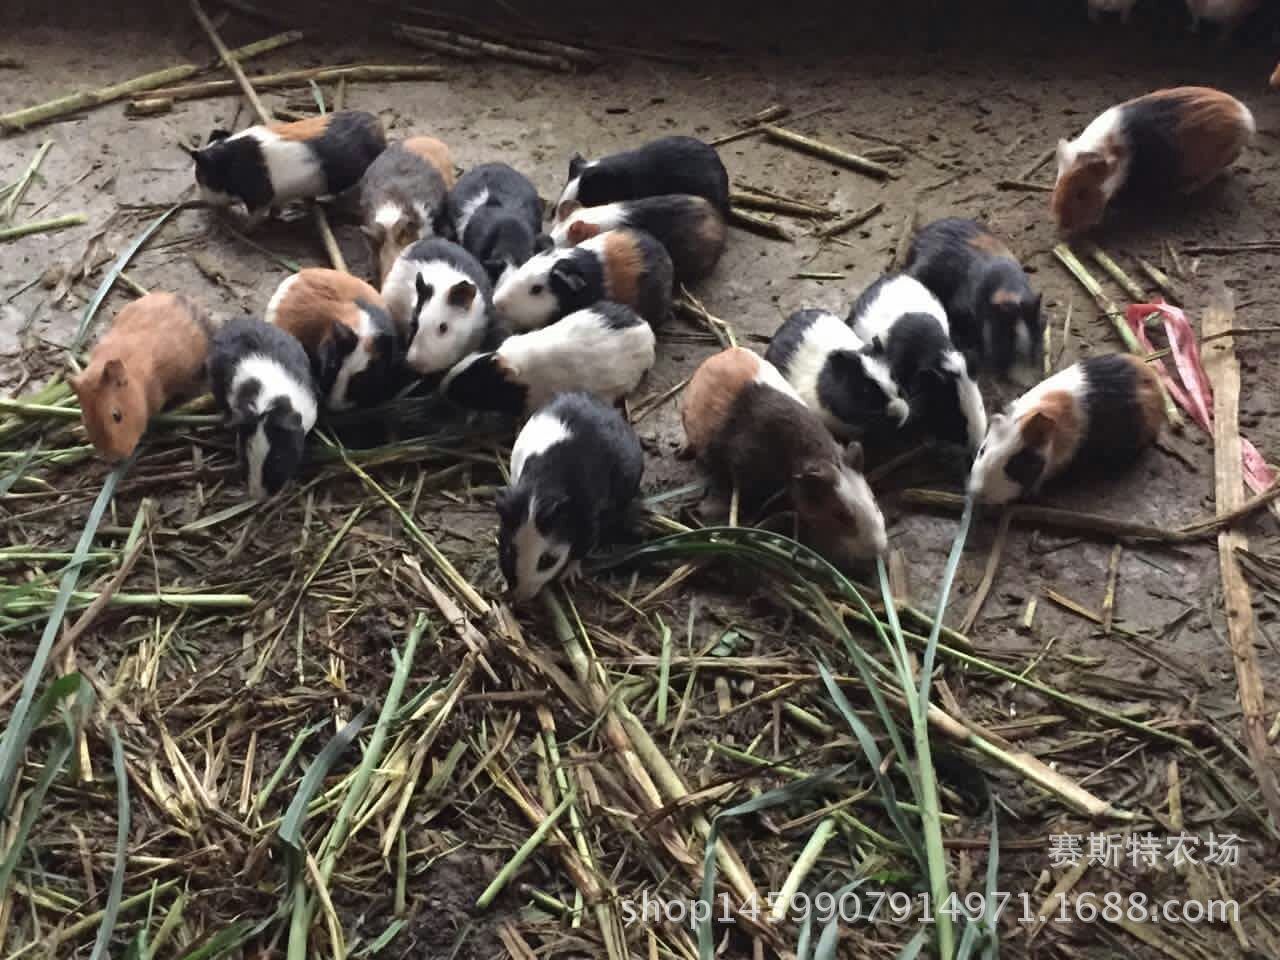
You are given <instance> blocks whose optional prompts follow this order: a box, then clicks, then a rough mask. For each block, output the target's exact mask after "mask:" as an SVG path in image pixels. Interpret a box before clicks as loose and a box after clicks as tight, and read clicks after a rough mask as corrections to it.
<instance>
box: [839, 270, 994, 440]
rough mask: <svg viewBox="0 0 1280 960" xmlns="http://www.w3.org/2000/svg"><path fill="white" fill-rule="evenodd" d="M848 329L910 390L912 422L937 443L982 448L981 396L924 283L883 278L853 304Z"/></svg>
mask: <svg viewBox="0 0 1280 960" xmlns="http://www.w3.org/2000/svg"><path fill="white" fill-rule="evenodd" d="M849 325H850V326H851V327H853V332H854V333H856V334H857V335H858V336H859V337H861V338H862V340H863V342H865V343H868V344H870V345H871V351H872V354H873V355H874V356H878V357H880V358H882V359H883V360H884V362H885V363H886V364H887V365H888V367H889V372H890V373H891V374H892V376H893V379H894V382H895V383H898V384H900V385H901V387H902V389H903V390H905V391H906V393H907V402H908V403H909V404H910V406H911V416H912V418H913V419H918V420H920V421H921V422H922V424H923V426H924V428H925V430H926V431H927V432H928V433H929V434H930V435H931V436H932V437H933V438H934V439H935V440H938V441H941V442H943V443H954V444H958V445H960V446H963V447H965V448H966V449H967V450H968V451H969V452H970V453H973V452H974V451H975V450H977V449H978V444H980V443H981V442H982V437H983V435H984V434H985V433H986V432H987V415H986V411H985V409H984V408H983V405H982V394H981V393H979V392H978V385H977V384H976V383H974V381H973V376H972V374H971V373H970V370H969V361H968V359H967V358H966V357H965V356H964V355H963V354H962V353H961V352H960V351H959V350H957V349H956V348H955V346H954V344H952V342H951V337H950V330H949V327H948V325H947V314H946V311H945V310H943V308H942V304H941V303H940V302H939V301H938V298H937V297H935V296H934V295H933V294H932V293H930V292H929V291H928V289H926V288H925V286H924V284H922V283H921V282H920V281H919V280H917V279H915V278H914V277H910V276H907V275H906V274H889V275H887V276H883V277H881V278H880V279H879V280H877V281H876V282H875V283H873V284H872V285H871V286H869V287H868V288H867V289H866V290H865V291H863V293H862V296H860V297H859V298H858V299H857V301H856V302H855V303H854V305H853V309H852V310H850V312H849Z"/></svg>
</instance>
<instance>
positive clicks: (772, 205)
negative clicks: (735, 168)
mask: <svg viewBox="0 0 1280 960" xmlns="http://www.w3.org/2000/svg"><path fill="white" fill-rule="evenodd" d="M729 202H730V203H731V204H733V205H734V206H735V207H739V208H741V207H746V208H747V209H749V210H765V211H767V212H769V213H780V214H782V215H783V216H786V217H820V218H822V219H829V218H831V217H834V216H835V215H836V212H835V211H834V210H828V209H827V208H826V207H819V206H815V205H814V204H812V203H804V202H802V201H799V200H783V199H780V198H778V197H770V196H764V195H761V194H758V193H743V192H742V191H740V190H730V191H729Z"/></svg>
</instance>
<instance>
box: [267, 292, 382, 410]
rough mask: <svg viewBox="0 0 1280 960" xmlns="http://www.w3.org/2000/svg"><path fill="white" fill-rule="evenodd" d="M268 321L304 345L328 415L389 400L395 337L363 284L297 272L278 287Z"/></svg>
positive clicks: (376, 297) (377, 302)
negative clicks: (331, 411)
mask: <svg viewBox="0 0 1280 960" xmlns="http://www.w3.org/2000/svg"><path fill="white" fill-rule="evenodd" d="M266 321H267V323H273V324H275V325H276V326H277V327H279V328H280V329H282V330H286V331H288V332H289V333H290V334H292V335H293V336H294V338H295V339H297V341H298V342H299V343H301V344H302V348H303V349H304V350H305V351H306V352H307V358H308V359H309V360H310V361H311V372H312V374H313V375H314V377H315V381H316V387H317V389H318V390H319V393H320V397H321V399H322V400H323V401H324V405H325V406H326V407H328V408H329V409H330V410H346V409H348V408H350V407H353V406H355V407H372V406H376V405H377V404H379V403H382V402H383V401H385V400H388V399H390V397H391V394H392V392H393V391H394V388H395V381H394V374H395V370H396V366H397V364H398V362H399V359H400V356H399V353H400V351H399V337H398V336H397V334H396V328H395V324H394V323H392V321H391V315H390V314H389V313H388V312H387V307H386V304H385V303H383V301H382V294H380V293H378V291H376V290H374V289H373V287H371V286H369V284H367V283H365V282H364V281H363V280H361V279H359V278H358V277H353V276H351V274H349V273H343V272H342V271H340V270H329V269H326V268H323V267H308V268H307V269H305V270H300V271H298V272H297V273H295V274H294V275H293V276H291V277H286V278H285V280H284V281H283V282H282V283H281V284H280V286H279V287H277V288H276V292H275V293H274V294H273V295H272V297H271V300H270V301H268V303H267V311H266Z"/></svg>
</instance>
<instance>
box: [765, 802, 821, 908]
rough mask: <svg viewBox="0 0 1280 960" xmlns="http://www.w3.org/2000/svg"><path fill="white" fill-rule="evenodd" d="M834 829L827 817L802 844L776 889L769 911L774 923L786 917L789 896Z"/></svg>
mask: <svg viewBox="0 0 1280 960" xmlns="http://www.w3.org/2000/svg"><path fill="white" fill-rule="evenodd" d="M835 829H836V821H835V819H834V818H833V817H828V818H827V819H825V820H823V821H822V822H821V823H820V824H818V828H817V829H816V830H814V831H813V833H812V835H810V837H809V840H808V842H807V843H805V845H804V849H803V850H801V851H800V856H799V857H798V858H796V862H795V864H794V865H793V866H792V867H791V870H790V872H789V873H788V874H787V878H786V879H785V880H784V881H782V888H781V889H780V890H779V891H778V899H777V902H776V903H775V904H774V905H773V909H772V910H770V911H769V919H770V921H772V922H773V923H775V924H776V923H781V922H782V921H783V920H784V919H785V918H786V916H787V908H788V907H789V906H790V905H791V898H792V897H794V896H795V894H796V891H797V890H799V889H800V884H802V883H804V880H805V877H807V876H808V875H809V871H811V870H812V869H813V866H814V864H815V863H817V862H818V857H820V856H822V851H823V850H825V849H826V846H827V841H828V840H830V839H831V835H832V834H833V833H835Z"/></svg>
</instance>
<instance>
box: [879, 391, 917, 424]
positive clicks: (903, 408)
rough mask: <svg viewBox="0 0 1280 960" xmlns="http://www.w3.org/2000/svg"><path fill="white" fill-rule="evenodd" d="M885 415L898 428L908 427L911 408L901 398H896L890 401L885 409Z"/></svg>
mask: <svg viewBox="0 0 1280 960" xmlns="http://www.w3.org/2000/svg"><path fill="white" fill-rule="evenodd" d="M885 413H886V415H887V416H888V417H889V419H890V420H892V421H893V422H894V423H895V424H896V425H897V426H899V427H903V426H906V423H907V418H908V417H910V416H911V406H910V404H908V403H907V401H905V400H903V399H902V398H901V397H895V398H894V399H892V400H890V401H889V404H888V406H887V407H886V408H885Z"/></svg>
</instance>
